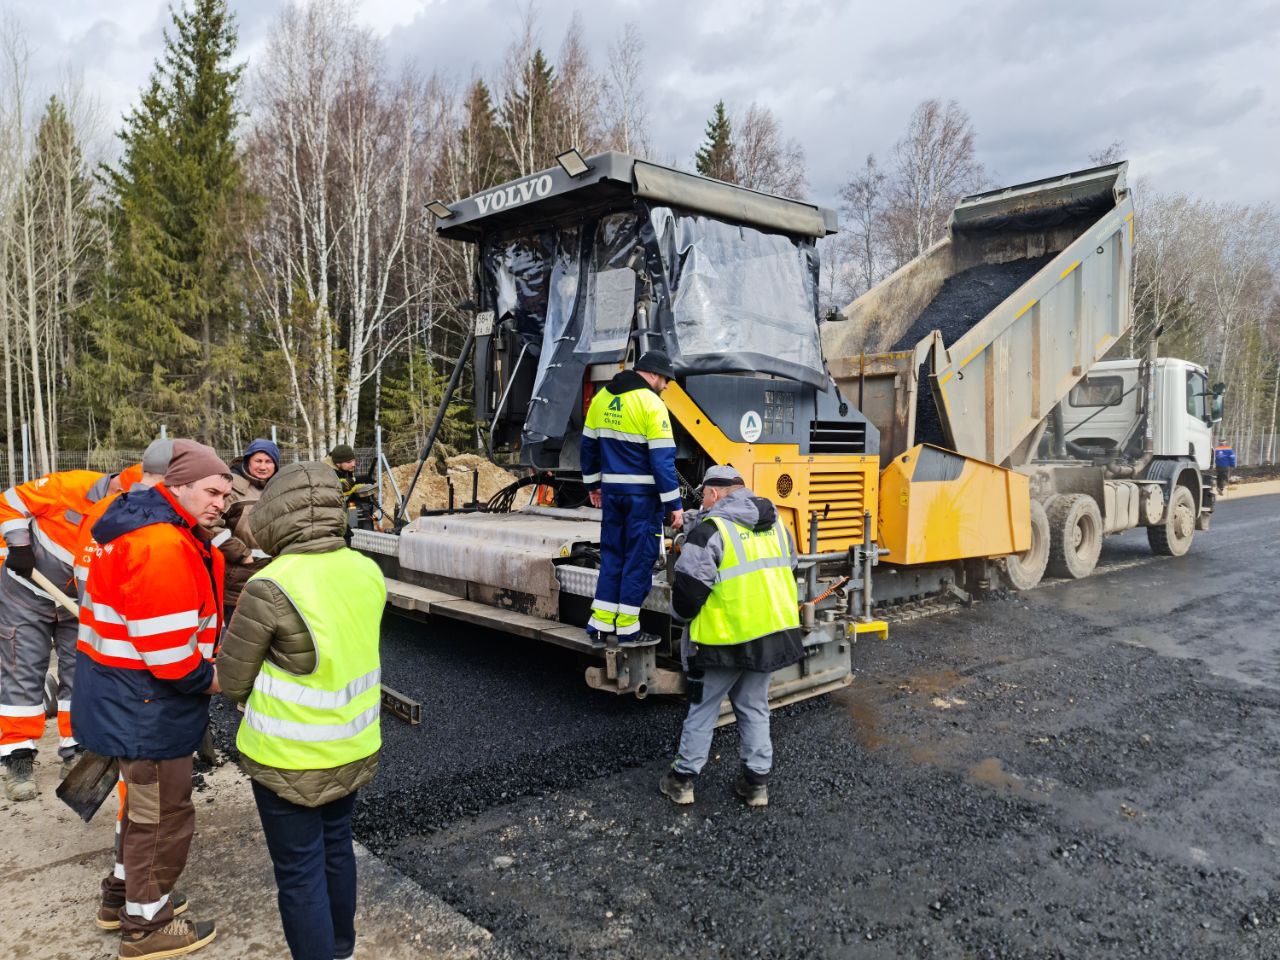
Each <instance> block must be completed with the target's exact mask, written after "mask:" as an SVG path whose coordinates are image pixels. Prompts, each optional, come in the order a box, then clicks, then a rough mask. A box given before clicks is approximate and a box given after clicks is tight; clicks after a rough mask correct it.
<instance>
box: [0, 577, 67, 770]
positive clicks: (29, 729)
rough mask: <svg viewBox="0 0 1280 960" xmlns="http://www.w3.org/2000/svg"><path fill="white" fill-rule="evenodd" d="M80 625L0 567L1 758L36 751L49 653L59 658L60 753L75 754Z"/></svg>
mask: <svg viewBox="0 0 1280 960" xmlns="http://www.w3.org/2000/svg"><path fill="white" fill-rule="evenodd" d="M78 629H79V624H78V623H77V621H76V619H75V618H74V617H72V616H71V614H69V613H66V612H65V611H63V610H62V609H61V608H59V607H56V606H54V603H53V601H51V600H46V599H44V598H43V597H40V596H38V595H36V594H35V593H34V592H32V591H31V590H30V589H29V588H28V587H27V585H26V583H25V582H24V583H18V582H17V577H16V575H15V574H13V573H10V572H9V571H8V570H5V569H4V568H3V567H0V756H5V757H7V756H8V755H9V754H11V753H12V752H13V751H14V750H22V749H28V750H34V749H35V747H36V741H37V740H39V739H40V737H41V735H42V732H43V730H44V723H45V716H44V678H45V674H46V673H48V672H49V653H50V651H51V650H52V651H53V652H54V653H56V654H57V657H58V733H59V734H60V738H59V744H58V753H59V754H60V755H62V756H63V757H68V756H71V755H72V754H73V753H74V752H75V746H76V741H75V738H74V737H73V736H72V734H71V690H72V686H73V685H74V682H75V675H76V633H77V631H78Z"/></svg>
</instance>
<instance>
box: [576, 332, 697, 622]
mask: <svg viewBox="0 0 1280 960" xmlns="http://www.w3.org/2000/svg"><path fill="white" fill-rule="evenodd" d="M675 375H676V374H675V370H674V369H673V368H672V366H671V360H670V358H668V357H667V355H666V354H665V353H663V352H662V351H661V350H649V351H647V352H646V353H645V354H643V355H642V356H641V357H640V359H639V360H637V361H636V364H635V369H634V370H623V371H622V372H620V373H619V374H618V375H617V376H615V377H614V378H613V379H612V380H610V381H609V385H608V386H607V387H605V388H604V389H603V390H601V391H600V392H599V393H597V394H596V395H595V397H594V398H593V399H592V401H591V406H590V407H589V408H588V410H587V418H586V423H585V425H584V426H583V430H582V459H581V462H582V482H583V483H584V484H586V487H587V490H588V491H589V495H590V497H591V505H592V506H594V507H599V508H600V509H601V510H602V511H603V515H602V517H601V524H600V579H599V580H598V581H597V582H596V595H595V599H594V600H593V601H592V604H591V620H590V621H589V622H588V624H587V635H588V636H589V637H591V639H592V641H593V642H595V643H605V642H607V640H608V638H609V636H610V635H612V636H613V637H615V638H616V640H617V642H618V644H620V645H623V644H631V643H637V642H640V641H641V640H642V637H641V634H640V607H641V606H642V605H643V604H644V598H645V597H646V596H648V594H649V588H650V586H651V585H652V584H653V564H654V561H655V560H657V558H658V552H659V548H660V545H661V538H662V521H663V517H664V515H666V514H670V516H671V526H672V527H674V528H676V529H679V528H680V526H681V525H682V524H683V523H684V511H683V509H682V508H681V502H680V481H679V480H678V479H677V477H676V442H675V438H674V437H673V436H672V433H671V417H670V415H669V414H668V413H667V405H666V404H665V403H663V402H662V397H661V394H662V391H663V390H665V389H666V388H667V384H668V383H670V382H671V380H672V379H674V377H675Z"/></svg>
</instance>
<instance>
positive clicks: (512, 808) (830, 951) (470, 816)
mask: <svg viewBox="0 0 1280 960" xmlns="http://www.w3.org/2000/svg"><path fill="white" fill-rule="evenodd" d="M1277 542H1280V497H1277V496H1264V497H1254V498H1249V499H1238V500H1236V499H1229V500H1227V501H1226V502H1225V503H1224V504H1222V505H1221V507H1220V511H1219V513H1218V515H1217V516H1215V519H1214V528H1213V530H1212V531H1210V532H1209V533H1208V534H1200V535H1198V537H1197V540H1196V544H1195V546H1194V547H1193V550H1192V553H1191V554H1190V555H1189V556H1188V557H1185V558H1182V559H1177V560H1173V559H1165V558H1159V559H1157V558H1153V557H1152V556H1151V554H1150V551H1149V549H1148V548H1147V545H1146V542H1145V537H1144V536H1143V534H1142V533H1141V532H1138V533H1136V534H1132V533H1131V534H1126V535H1124V536H1122V537H1119V538H1112V539H1109V540H1108V542H1107V546H1106V548H1105V550H1104V554H1103V562H1102V565H1101V566H1100V568H1099V570H1098V571H1097V573H1095V575H1094V576H1093V577H1091V578H1090V579H1088V580H1085V581H1081V582H1073V583H1067V582H1058V583H1050V584H1046V585H1043V586H1041V587H1040V588H1039V589H1037V590H1035V591H1032V592H1030V593H1028V594H1024V595H1019V596H1012V597H1003V598H993V599H991V600H988V601H987V602H983V603H980V604H977V605H975V606H974V607H973V608H971V609H967V610H961V611H958V612H956V613H954V614H951V615H948V616H946V617H942V618H935V619H933V620H929V621H917V622H914V623H909V624H903V625H900V626H897V627H895V628H893V630H892V632H891V635H890V639H889V640H888V641H887V642H876V643H864V644H862V645H860V646H859V647H858V648H857V649H856V650H855V663H856V666H857V668H858V676H857V678H856V679H855V683H854V685H853V686H852V687H851V688H849V689H848V690H846V691H843V692H841V693H839V694H836V695H833V696H831V697H828V698H822V699H820V700H817V701H812V702H810V703H808V704H804V705H801V706H800V707H799V708H797V709H795V710H792V711H790V712H786V713H784V714H783V715H781V716H778V717H776V719H775V725H774V731H775V748H776V752H777V766H776V769H775V778H774V782H773V784H772V786H771V805H770V807H769V808H768V809H766V810H763V811H758V810H751V811H748V810H746V809H745V808H743V807H742V806H741V805H740V803H739V802H738V801H736V800H735V798H734V797H733V796H732V780H733V777H734V775H735V774H736V767H737V761H736V749H737V745H736V738H735V736H734V734H733V732H732V730H727V731H722V732H721V733H719V734H718V735H717V740H716V744H715V748H714V751H713V760H712V763H711V764H710V765H709V767H708V770H707V771H706V772H705V773H704V775H703V776H702V777H701V778H700V779H699V781H698V783H697V793H698V799H697V803H696V804H695V805H694V806H693V807H692V808H685V809H677V808H674V807H673V806H671V805H670V804H669V803H668V802H667V801H666V800H665V799H663V798H662V797H661V796H659V795H658V793H657V791H656V782H657V779H658V777H659V776H660V775H661V772H662V770H663V767H664V764H665V761H666V758H667V757H668V756H669V753H670V750H671V749H672V747H673V745H674V742H675V738H676V734H677V731H678V726H679V721H680V717H681V712H682V711H681V709H680V707H679V706H678V705H676V704H673V703H663V702H659V701H653V700H650V701H645V702H643V703H642V702H637V701H635V700H630V699H618V698H615V697H610V696H607V695H604V694H600V693H596V692H593V691H591V690H589V689H588V688H587V687H586V685H585V683H583V681H582V675H581V667H582V666H583V663H582V662H581V661H580V660H578V659H576V658H575V657H573V656H571V655H569V654H563V653H560V652H558V651H554V650H548V649H544V648H531V647H529V645H528V644H527V643H523V642H519V641H514V640H509V639H504V638H500V637H497V636H495V635H492V634H487V633H479V632H472V631H462V630H441V629H438V628H436V629H432V628H429V627H422V626H420V625H417V624H410V623H407V622H402V621H396V620H388V623H387V629H386V631H385V643H384V649H383V663H384V670H385V677H386V682H387V683H388V684H390V685H392V686H394V687H396V688H397V689H400V690H401V691H402V692H404V693H407V694H409V695H411V696H416V697H417V698H418V699H420V700H421V701H422V702H423V705H424V720H423V723H422V725H421V726H419V727H408V726H404V725H402V724H399V723H397V722H395V721H393V720H390V719H388V720H386V721H385V722H384V725H383V727H384V733H385V739H386V745H385V748H384V753H383V763H382V769H381V772H380V774H379V777H378V779H377V780H376V781H375V783H374V784H373V785H372V786H371V787H369V788H367V789H366V790H365V791H364V792H363V794H362V797H361V801H360V804H359V807H358V814H357V821H358V826H357V829H358V832H359V834H360V838H361V839H362V840H363V841H364V842H365V843H366V844H367V845H368V846H369V847H370V848H371V849H372V850H374V851H375V852H376V853H377V854H378V855H380V856H381V857H382V858H383V859H384V860H385V861H386V862H387V863H389V864H391V865H393V866H395V867H396V868H397V869H399V870H401V871H402V872H404V873H405V874H407V875H408V876H410V877H412V878H413V879H415V880H417V881H418V882H419V883H420V884H421V885H422V886H424V887H425V888H426V889H427V890H428V891H430V892H431V893H433V894H435V895H436V896H438V897H440V898H442V899H443V900H444V901H446V902H447V903H448V904H449V905H451V906H452V907H454V908H455V909H456V910H458V911H460V912H461V913H462V914H464V915H465V916H466V917H467V918H468V919H470V920H471V921H473V922H475V923H477V924H479V925H481V926H483V927H485V928H487V929H488V930H490V931H492V933H493V935H494V941H493V945H494V947H495V949H496V950H498V951H502V952H505V953H506V954H508V955H510V956H513V957H599V958H631V957H635V958H640V957H645V958H650V957H682V958H684V957H768V958H791V957H796V958H799V957H820V958H825V957H831V958H845V957H849V958H862V957H867V958H879V957H885V958H888V957H922V958H932V957H939V958H944V957H945V958H969V957H975V958H986V957H1007V958H1014V957H1016V958H1041V957H1043V958H1068V957H1069V958H1080V957H1122V958H1127V957H1160V958H1168V957H1175V956H1176V957H1206V958H1207V957H1214V958H1235V957H1241V958H1245V957H1250V958H1252V957H1280V866H1278V865H1277V856H1276V854H1277V845H1280V808H1278V806H1277V804H1276V802H1275V798H1276V796H1277V795H1280V774H1278V773H1277V766H1278V764H1277V757H1278V756H1280V644H1277V637H1276V631H1277V624H1280V558H1277V557H1276V552H1275V549H1274V548H1275V544H1276V543H1277ZM233 713H234V711H230V710H226V709H224V710H222V711H219V712H218V715H219V717H220V718H221V719H222V722H223V727H224V730H225V728H226V720H227V718H228V717H229V716H230V715H232V714H233Z"/></svg>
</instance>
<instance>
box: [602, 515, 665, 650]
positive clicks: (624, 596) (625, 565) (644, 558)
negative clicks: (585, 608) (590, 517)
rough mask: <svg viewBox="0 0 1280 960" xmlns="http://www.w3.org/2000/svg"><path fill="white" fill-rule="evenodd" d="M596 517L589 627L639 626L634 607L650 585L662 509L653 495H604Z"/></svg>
mask: <svg viewBox="0 0 1280 960" xmlns="http://www.w3.org/2000/svg"><path fill="white" fill-rule="evenodd" d="M601 506H602V510H601V512H602V514H603V516H602V518H601V522H600V579H599V580H598V581H597V582H596V596H595V600H593V601H592V603H591V626H592V627H594V628H595V629H596V630H599V631H600V632H601V633H610V632H616V633H617V634H618V636H619V637H625V636H629V635H630V634H634V633H637V632H639V630H640V607H641V606H642V605H643V604H644V598H645V597H647V596H648V595H649V588H650V587H651V586H653V564H654V561H655V560H657V559H658V551H659V549H660V547H661V539H660V538H661V537H662V517H663V514H664V512H665V511H664V509H663V506H662V503H661V501H659V500H658V497H657V495H656V494H647V495H645V494H641V495H633V494H613V493H609V492H608V491H606V492H605V494H604V500H603V503H602V505H601Z"/></svg>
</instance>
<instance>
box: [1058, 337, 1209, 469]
mask: <svg viewBox="0 0 1280 960" xmlns="http://www.w3.org/2000/svg"><path fill="white" fill-rule="evenodd" d="M1142 363H1143V361H1141V360H1136V359H1134V360H1105V361H1103V362H1101V363H1099V364H1097V365H1095V366H1094V368H1093V369H1092V370H1090V371H1089V374H1088V376H1086V377H1085V378H1084V379H1083V380H1081V381H1080V382H1079V383H1078V384H1076V386H1075V387H1073V388H1072V390H1071V392H1070V393H1069V394H1068V395H1067V399H1066V400H1065V401H1064V402H1063V404H1062V419H1063V426H1064V428H1065V432H1066V438H1067V440H1068V441H1070V442H1071V443H1072V444H1073V445H1075V446H1076V447H1081V448H1084V449H1086V450H1089V451H1097V452H1098V454H1099V455H1104V456H1110V455H1116V454H1118V453H1120V452H1121V451H1123V450H1125V449H1126V448H1127V447H1129V446H1130V444H1131V443H1132V441H1133V440H1134V439H1135V438H1134V436H1133V434H1134V432H1135V431H1137V430H1141V429H1142V416H1141V412H1140V410H1139V404H1140V402H1141V397H1142V390H1141V382H1140V380H1141V377H1140V371H1141V367H1142ZM1153 380H1154V387H1153V390H1152V394H1153V396H1152V401H1153V402H1152V417H1151V429H1152V446H1153V453H1154V455H1155V456H1156V457H1157V458H1168V457H1187V458H1189V459H1191V460H1194V461H1195V464H1196V466H1197V467H1199V468H1200V469H1201V470H1206V471H1207V470H1211V469H1213V425H1214V424H1215V423H1217V422H1218V421H1219V420H1221V419H1222V398H1221V394H1218V393H1214V392H1213V391H1212V390H1211V389H1210V387H1209V377H1208V374H1207V373H1206V372H1205V369H1204V367H1201V366H1198V365H1197V364H1194V363H1190V362H1188V361H1186V360H1178V359H1175V358H1172V357H1160V358H1159V359H1157V360H1156V361H1155V369H1154V370H1153Z"/></svg>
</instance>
